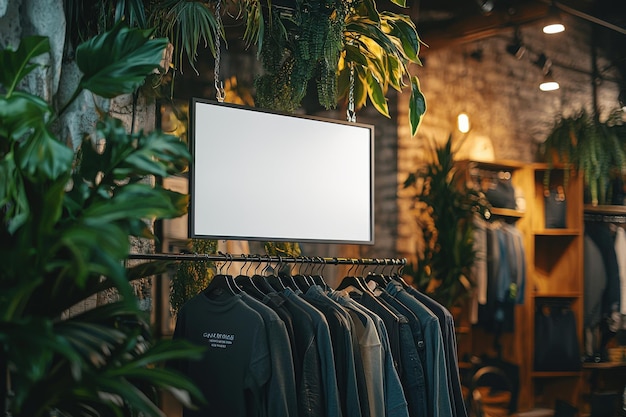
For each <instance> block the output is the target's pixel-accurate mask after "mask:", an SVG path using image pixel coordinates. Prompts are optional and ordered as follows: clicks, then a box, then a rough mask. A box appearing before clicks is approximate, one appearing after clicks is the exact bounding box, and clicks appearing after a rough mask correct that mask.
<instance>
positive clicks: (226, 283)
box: [202, 255, 241, 299]
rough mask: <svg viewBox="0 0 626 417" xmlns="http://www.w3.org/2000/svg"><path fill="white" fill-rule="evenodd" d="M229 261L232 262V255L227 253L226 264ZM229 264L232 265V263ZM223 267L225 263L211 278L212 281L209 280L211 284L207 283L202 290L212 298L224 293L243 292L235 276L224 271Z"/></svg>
mask: <svg viewBox="0 0 626 417" xmlns="http://www.w3.org/2000/svg"><path fill="white" fill-rule="evenodd" d="M228 261H230V263H231V264H232V256H231V255H226V262H225V263H224V264H228ZM228 265H229V266H230V264H228ZM223 267H224V265H222V266H220V268H219V270H218V273H217V275H215V276H214V277H213V278H211V282H209V285H207V287H206V288H205V289H204V291H203V292H202V293H203V294H204V295H205V296H207V297H208V298H210V299H215V298H218V297H220V296H222V295H230V296H232V295H237V294H238V293H240V292H241V288H239V287H238V286H237V284H236V283H235V280H234V278H233V276H232V275H228V274H224V273H222V268H223ZM227 270H228V269H227Z"/></svg>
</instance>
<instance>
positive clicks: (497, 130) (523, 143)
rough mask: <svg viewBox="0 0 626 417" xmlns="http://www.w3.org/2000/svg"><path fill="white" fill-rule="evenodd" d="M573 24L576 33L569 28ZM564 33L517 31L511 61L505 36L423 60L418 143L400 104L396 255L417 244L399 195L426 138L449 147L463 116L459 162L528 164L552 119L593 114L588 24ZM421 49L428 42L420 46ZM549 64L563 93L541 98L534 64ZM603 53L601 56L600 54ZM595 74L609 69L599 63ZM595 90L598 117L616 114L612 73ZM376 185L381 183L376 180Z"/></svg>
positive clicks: (406, 203)
mask: <svg viewBox="0 0 626 417" xmlns="http://www.w3.org/2000/svg"><path fill="white" fill-rule="evenodd" d="M573 23H576V24H577V29H573V25H572V24H573ZM566 25H567V26H568V29H567V30H566V32H564V33H561V34H557V35H552V36H547V35H544V34H543V33H542V32H541V29H540V28H539V27H537V26H529V27H524V28H522V29H521V36H522V40H523V41H524V43H525V44H526V45H527V52H526V53H525V55H524V56H523V57H522V58H521V59H519V60H518V59H517V58H515V57H514V56H512V55H510V54H509V53H507V51H506V46H507V44H509V43H510V42H511V41H512V39H513V29H511V33H510V34H503V35H498V36H494V37H492V38H489V39H484V40H480V41H476V42H473V43H468V44H461V45H457V46H454V47H451V48H448V49H445V50H437V51H428V50H426V51H425V52H424V54H423V57H424V60H423V63H424V65H423V66H422V67H418V68H417V70H416V73H417V74H418V76H419V78H420V80H421V85H422V89H423V92H424V94H425V95H426V99H427V103H428V111H427V114H426V116H425V117H424V121H423V124H422V126H421V128H420V130H419V132H418V134H417V136H416V137H410V133H409V130H408V127H407V123H406V119H407V115H406V109H407V108H408V97H407V95H404V94H403V95H402V96H400V97H399V100H398V108H399V110H398V160H397V177H396V181H397V184H398V200H397V207H398V225H397V236H398V238H397V242H396V250H397V256H403V257H407V258H408V259H412V260H414V259H415V258H416V253H417V252H418V251H419V239H418V234H417V230H416V226H415V222H414V220H413V216H412V215H411V213H410V207H411V204H412V201H411V199H410V197H409V195H408V193H407V192H406V191H404V190H402V183H403V182H404V180H405V179H406V178H407V175H408V173H409V172H412V171H415V170H416V168H417V167H418V166H420V164H423V161H424V159H423V157H422V155H423V151H424V146H425V145H426V143H427V141H428V139H435V140H437V141H438V142H443V141H445V140H446V139H447V138H448V136H449V135H450V134H453V135H454V138H455V140H458V141H460V140H462V138H463V135H462V134H461V133H459V132H458V131H456V116H457V114H458V113H460V112H462V111H464V112H466V113H467V114H468V115H469V118H470V123H471V130H470V132H469V133H468V134H467V135H466V137H465V139H464V143H463V146H462V147H461V148H460V150H459V152H458V156H459V157H468V156H470V155H471V156H475V155H476V150H482V151H483V152H482V153H483V154H486V155H489V154H490V152H484V149H485V148H487V149H488V148H489V147H492V149H493V150H492V152H491V153H492V155H493V157H495V158H496V159H512V160H519V161H524V162H531V161H534V160H535V159H536V151H537V147H538V144H539V143H541V142H542V141H543V140H545V137H546V135H547V133H548V132H549V130H550V127H551V126H552V123H553V121H554V119H555V117H556V115H558V114H565V115H568V114H571V113H572V112H576V111H578V110H580V109H582V108H585V109H587V110H589V111H591V110H592V109H593V103H594V90H593V87H592V77H591V75H590V74H591V73H592V58H591V57H592V50H591V47H590V45H591V36H592V35H593V34H592V29H591V27H590V25H588V24H586V23H585V22H581V21H580V20H574V18H570V19H569V21H566ZM424 41H425V42H426V43H427V42H428V39H424ZM542 52H543V53H544V54H545V55H546V56H548V57H549V58H550V59H551V60H552V61H553V66H552V72H553V75H554V78H555V79H556V80H557V81H558V82H559V83H560V86H561V88H560V89H559V90H556V91H552V92H542V91H540V90H539V89H538V84H539V81H540V79H541V78H542V72H541V70H540V69H539V68H538V67H537V66H535V65H534V64H533V63H532V62H533V61H534V60H535V59H536V57H537V56H538V55H539V54H540V53H542ZM598 54H599V55H600V54H601V51H598ZM597 62H598V68H607V67H609V65H608V62H607V61H606V60H604V59H602V57H601V55H600V56H599V57H598V61H597ZM601 75H602V76H603V78H604V79H603V80H598V81H597V82H596V83H595V84H596V87H597V91H596V92H595V94H596V97H597V106H598V110H599V111H600V115H601V118H602V117H606V115H607V113H608V112H609V111H611V110H613V109H615V108H616V107H617V95H618V93H619V86H618V84H617V83H616V82H615V79H616V78H617V75H616V74H613V73H611V71H610V70H608V71H606V72H604V73H602V74H601ZM381 181H386V180H382V179H381Z"/></svg>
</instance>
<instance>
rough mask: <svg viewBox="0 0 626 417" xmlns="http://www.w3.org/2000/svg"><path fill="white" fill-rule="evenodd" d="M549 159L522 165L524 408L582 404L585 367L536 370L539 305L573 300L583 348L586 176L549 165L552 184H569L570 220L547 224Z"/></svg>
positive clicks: (522, 377)
mask: <svg viewBox="0 0 626 417" xmlns="http://www.w3.org/2000/svg"><path fill="white" fill-rule="evenodd" d="M548 169H549V168H548V166H547V165H545V164H531V165H529V166H528V167H526V168H524V175H525V177H526V180H527V181H528V182H527V188H526V189H525V191H526V192H525V194H526V203H527V211H528V213H529V214H528V216H527V217H528V220H529V221H528V222H527V223H525V224H524V225H523V227H524V234H525V236H526V239H527V246H526V247H527V252H526V255H527V266H528V268H527V285H526V303H525V305H524V315H525V318H526V320H525V321H526V331H525V333H526V335H527V337H526V341H525V342H524V343H523V344H522V345H520V346H523V350H524V351H525V360H524V363H525V364H527V365H526V366H524V367H521V368H520V371H521V372H520V376H521V381H520V388H521V392H520V409H521V410H524V409H534V408H537V407H540V408H541V407H543V408H548V409H554V406H555V403H556V400H557V399H560V400H563V401H567V402H568V403H570V404H578V402H579V391H580V384H579V383H580V380H581V378H580V376H581V372H582V371H575V372H571V371H554V372H545V371H535V370H534V369H533V367H534V352H535V344H536V343H540V341H537V340H535V310H536V308H538V306H541V305H543V304H544V303H549V302H562V303H566V304H568V305H569V307H570V308H571V309H572V311H573V312H574V316H575V318H576V333H577V339H578V342H579V347H580V349H581V352H582V343H583V326H582V323H583V308H584V303H583V297H584V276H583V259H584V256H583V247H584V246H583V243H584V225H583V180H582V177H581V175H580V174H571V173H570V172H569V171H566V172H564V171H563V170H551V172H550V183H551V185H552V186H556V185H562V186H564V188H565V195H566V202H567V209H566V225H565V228H562V229H548V228H546V219H545V202H544V201H545V197H544V195H545V194H544V191H545V185H544V178H545V177H544V176H545V173H546V171H547V170H548ZM566 175H567V176H568V177H565V176H566Z"/></svg>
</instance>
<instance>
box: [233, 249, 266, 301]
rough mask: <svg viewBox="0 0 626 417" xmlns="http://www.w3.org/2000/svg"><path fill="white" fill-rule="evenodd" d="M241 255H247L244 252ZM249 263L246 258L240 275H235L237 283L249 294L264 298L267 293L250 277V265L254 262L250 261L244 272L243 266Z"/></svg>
mask: <svg viewBox="0 0 626 417" xmlns="http://www.w3.org/2000/svg"><path fill="white" fill-rule="evenodd" d="M241 256H245V255H244V254H242V255H241ZM247 263H248V261H247V259H246V261H245V262H244V264H243V265H242V266H241V268H240V269H239V275H237V277H235V283H236V284H237V285H238V286H239V287H241V288H242V289H243V290H244V291H245V292H246V293H248V295H251V296H253V297H254V298H257V299H263V298H264V297H265V293H264V292H263V291H261V289H260V288H259V287H257V285H256V284H255V283H254V281H253V280H252V278H251V277H250V275H248V271H249V270H250V267H251V266H252V262H250V265H248V268H247V269H246V271H245V273H244V272H243V268H244V267H245V266H246V264H247Z"/></svg>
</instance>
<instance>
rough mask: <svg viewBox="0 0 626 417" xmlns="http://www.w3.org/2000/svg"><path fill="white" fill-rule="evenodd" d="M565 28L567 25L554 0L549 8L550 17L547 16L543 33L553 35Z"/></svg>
mask: <svg viewBox="0 0 626 417" xmlns="http://www.w3.org/2000/svg"><path fill="white" fill-rule="evenodd" d="M564 30H565V26H564V25H563V21H562V20H561V14H560V13H559V9H558V8H557V7H556V4H555V3H554V2H552V4H551V5H550V7H549V8H548V17H547V18H546V22H545V24H544V26H543V33H545V34H548V35H552V34H554V33H561V32H563V31H564Z"/></svg>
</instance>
